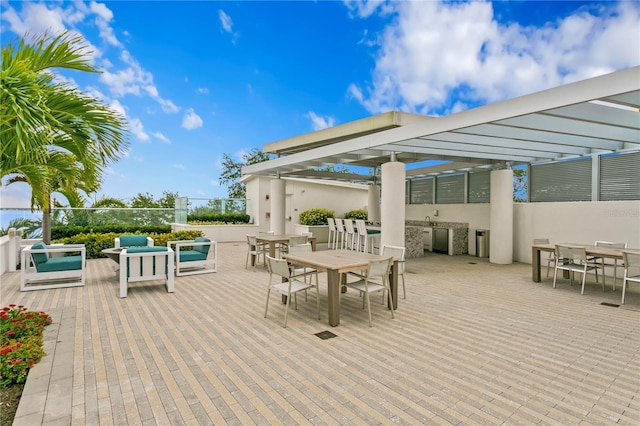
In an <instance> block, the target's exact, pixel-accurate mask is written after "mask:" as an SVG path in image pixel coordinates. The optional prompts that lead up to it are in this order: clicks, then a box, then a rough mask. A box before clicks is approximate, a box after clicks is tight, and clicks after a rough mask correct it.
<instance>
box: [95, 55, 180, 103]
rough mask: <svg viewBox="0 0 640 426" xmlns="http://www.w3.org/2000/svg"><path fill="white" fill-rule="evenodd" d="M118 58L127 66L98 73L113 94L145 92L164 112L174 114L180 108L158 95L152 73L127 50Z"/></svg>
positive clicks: (119, 95)
mask: <svg viewBox="0 0 640 426" xmlns="http://www.w3.org/2000/svg"><path fill="white" fill-rule="evenodd" d="M120 59H121V60H122V61H123V62H124V63H125V64H127V65H129V67H128V68H126V69H122V70H119V71H116V72H110V71H107V70H104V72H103V73H102V74H101V75H100V81H101V82H102V83H104V84H106V85H107V86H109V89H110V90H111V93H112V94H113V95H114V96H116V97H123V96H125V95H134V96H141V95H142V94H143V93H146V94H147V95H149V97H151V98H152V99H153V100H155V101H156V102H157V103H158V104H159V105H160V107H161V108H162V111H164V112H165V113H168V114H175V113H177V112H178V111H179V110H180V108H179V107H178V106H176V105H175V104H174V103H173V102H172V101H170V100H168V99H164V98H162V97H161V96H160V95H159V93H158V89H157V87H156V86H155V84H154V83H153V74H151V73H150V72H148V71H145V70H144V69H143V68H142V66H140V64H139V63H138V61H137V60H136V59H135V58H133V56H131V54H130V53H129V52H128V51H127V50H123V51H122V52H121V54H120Z"/></svg>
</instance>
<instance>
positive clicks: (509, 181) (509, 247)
mask: <svg viewBox="0 0 640 426" xmlns="http://www.w3.org/2000/svg"><path fill="white" fill-rule="evenodd" d="M489 211H490V219H489V222H490V229H489V262H491V263H497V264H500V265H508V264H511V263H513V170H511V169H507V170H494V171H492V172H491V207H490V210H489Z"/></svg>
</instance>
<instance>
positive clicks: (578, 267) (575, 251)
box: [553, 244, 604, 294]
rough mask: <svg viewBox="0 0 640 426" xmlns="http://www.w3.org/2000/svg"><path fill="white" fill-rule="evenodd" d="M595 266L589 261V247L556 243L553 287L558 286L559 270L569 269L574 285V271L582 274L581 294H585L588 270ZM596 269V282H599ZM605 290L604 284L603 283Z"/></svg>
mask: <svg viewBox="0 0 640 426" xmlns="http://www.w3.org/2000/svg"><path fill="white" fill-rule="evenodd" d="M594 269H595V266H593V265H590V264H589V262H588V261H587V249H586V248H585V247H579V246H569V245H563V244H556V265H555V268H554V272H553V288H556V279H557V278H558V271H559V270H560V271H569V272H570V273H571V276H570V280H571V281H570V282H571V285H573V275H574V273H576V272H577V273H579V274H582V290H581V291H580V294H584V283H585V281H586V279H587V271H589V270H594ZM595 271H596V282H598V270H597V269H595ZM602 290H603V291H604V284H602Z"/></svg>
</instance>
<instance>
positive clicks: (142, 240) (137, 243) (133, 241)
mask: <svg viewBox="0 0 640 426" xmlns="http://www.w3.org/2000/svg"><path fill="white" fill-rule="evenodd" d="M146 245H147V236H146V235H122V236H120V247H145V246H146Z"/></svg>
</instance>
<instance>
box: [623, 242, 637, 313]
mask: <svg viewBox="0 0 640 426" xmlns="http://www.w3.org/2000/svg"><path fill="white" fill-rule="evenodd" d="M622 263H623V265H624V278H623V279H622V301H621V302H620V304H621V305H624V297H625V295H626V293H627V286H628V285H629V281H631V282H635V283H640V253H639V252H631V251H626V250H623V251H622Z"/></svg>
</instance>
